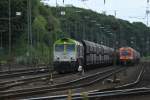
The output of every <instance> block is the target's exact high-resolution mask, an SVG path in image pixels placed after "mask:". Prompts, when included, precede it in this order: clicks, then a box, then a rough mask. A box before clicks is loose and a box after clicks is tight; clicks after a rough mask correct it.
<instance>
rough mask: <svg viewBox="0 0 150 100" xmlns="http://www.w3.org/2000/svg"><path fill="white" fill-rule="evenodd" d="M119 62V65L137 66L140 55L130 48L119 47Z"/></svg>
mask: <svg viewBox="0 0 150 100" xmlns="http://www.w3.org/2000/svg"><path fill="white" fill-rule="evenodd" d="M119 60H120V63H121V64H124V65H126V64H133V65H134V64H137V63H138V62H139V60H140V53H139V52H137V51H136V50H134V49H133V48H131V47H121V48H120V49H119Z"/></svg>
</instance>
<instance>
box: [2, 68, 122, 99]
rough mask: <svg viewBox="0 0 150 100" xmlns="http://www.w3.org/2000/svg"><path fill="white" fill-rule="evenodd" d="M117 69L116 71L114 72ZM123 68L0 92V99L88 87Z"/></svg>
mask: <svg viewBox="0 0 150 100" xmlns="http://www.w3.org/2000/svg"><path fill="white" fill-rule="evenodd" d="M116 69H117V70H116ZM124 69H125V68H119V69H118V68H113V69H109V70H105V71H103V72H98V73H96V74H93V75H89V76H86V77H83V78H80V79H77V80H74V81H70V82H66V83H62V84H56V85H53V86H46V87H39V88H31V89H24V90H16V91H2V92H0V98H1V99H2V98H8V97H10V98H14V97H25V96H29V95H30V96H31V95H32V96H33V95H38V94H43V93H49V92H54V91H64V90H67V89H76V88H81V87H86V86H89V85H92V84H94V83H95V82H98V81H101V80H103V79H105V78H107V77H109V76H111V75H113V74H114V73H118V72H120V71H122V70H124Z"/></svg>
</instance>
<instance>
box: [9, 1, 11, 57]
mask: <svg viewBox="0 0 150 100" xmlns="http://www.w3.org/2000/svg"><path fill="white" fill-rule="evenodd" d="M8 8H9V18H8V19H9V20H8V21H9V56H11V0H9V1H8Z"/></svg>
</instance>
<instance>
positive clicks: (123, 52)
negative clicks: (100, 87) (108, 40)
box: [121, 50, 131, 56]
mask: <svg viewBox="0 0 150 100" xmlns="http://www.w3.org/2000/svg"><path fill="white" fill-rule="evenodd" d="M121 55H122V56H130V55H131V53H130V52H129V51H128V50H123V51H121Z"/></svg>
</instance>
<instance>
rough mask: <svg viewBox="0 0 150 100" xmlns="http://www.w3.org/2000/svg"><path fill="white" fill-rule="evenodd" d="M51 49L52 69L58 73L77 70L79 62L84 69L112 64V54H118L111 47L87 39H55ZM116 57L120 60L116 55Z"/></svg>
mask: <svg viewBox="0 0 150 100" xmlns="http://www.w3.org/2000/svg"><path fill="white" fill-rule="evenodd" d="M53 51H54V52H53V54H54V55H53V63H54V70H55V71H57V72H59V73H64V72H68V71H77V70H78V67H79V64H80V65H81V66H83V68H84V69H87V68H91V67H92V68H93V66H106V65H112V64H113V62H114V57H115V56H114V54H115V55H119V54H116V52H115V50H114V49H113V48H110V47H107V46H104V45H100V44H97V43H94V42H90V41H87V40H82V41H81V42H79V41H76V40H73V39H70V38H63V39H59V40H57V41H56V42H55V43H54V50H53ZM117 53H118V52H117ZM120 54H121V53H120ZM119 56H120V55H119ZM116 57H117V60H120V59H119V58H118V56H116ZM117 62H118V61H117Z"/></svg>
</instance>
